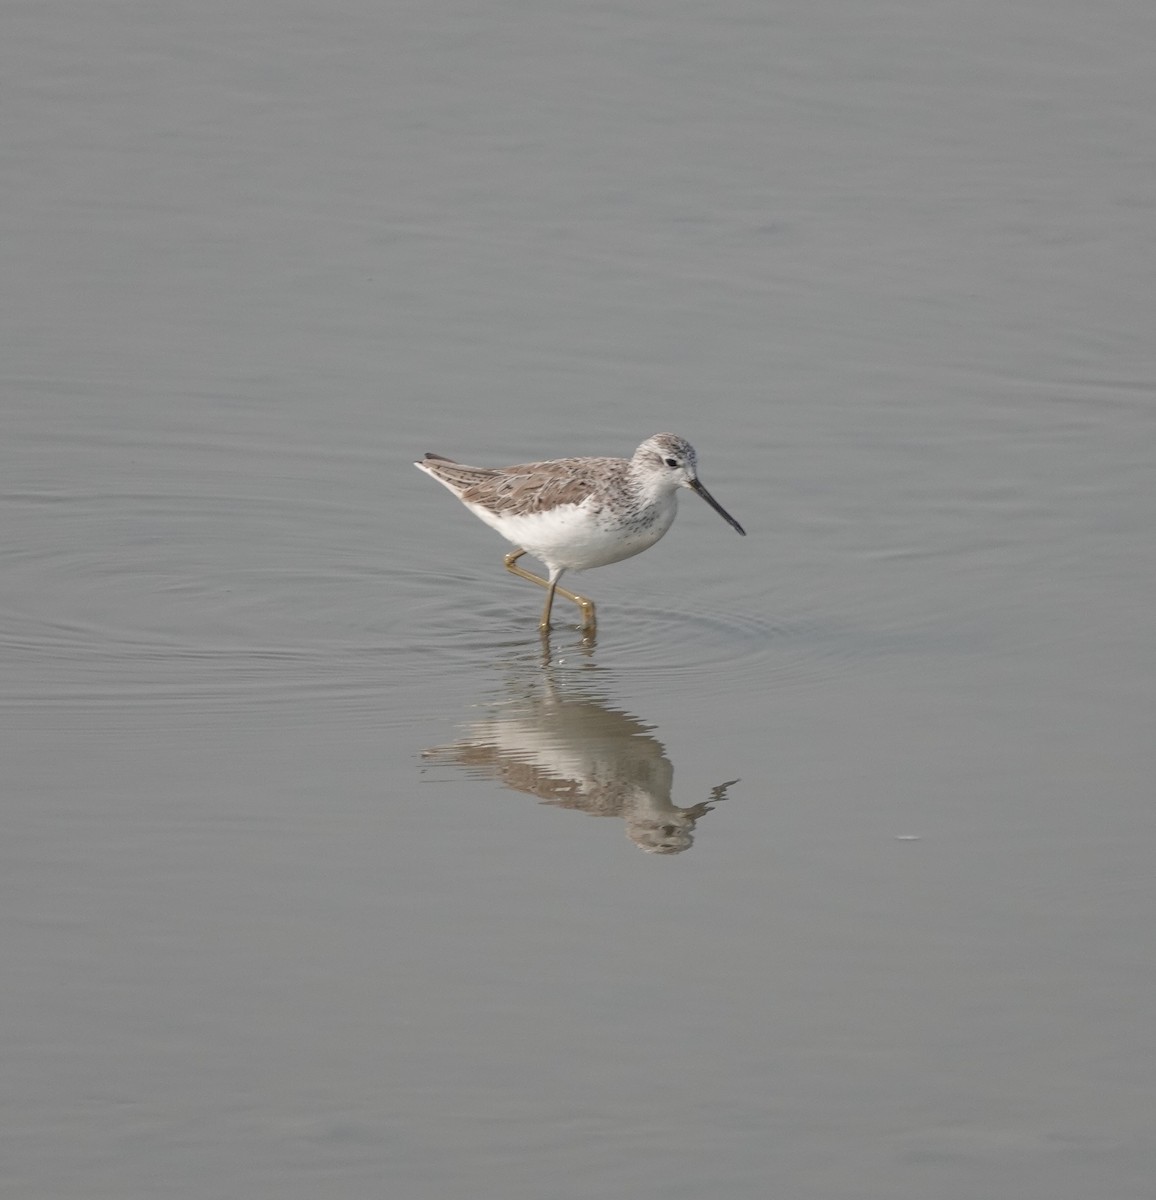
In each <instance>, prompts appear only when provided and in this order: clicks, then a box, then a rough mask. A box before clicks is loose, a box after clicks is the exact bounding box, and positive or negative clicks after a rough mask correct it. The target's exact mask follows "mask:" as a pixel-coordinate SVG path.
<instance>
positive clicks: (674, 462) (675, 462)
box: [666, 458, 678, 467]
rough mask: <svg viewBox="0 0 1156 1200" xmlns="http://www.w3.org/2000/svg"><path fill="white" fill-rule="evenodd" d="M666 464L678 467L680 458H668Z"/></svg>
mask: <svg viewBox="0 0 1156 1200" xmlns="http://www.w3.org/2000/svg"><path fill="white" fill-rule="evenodd" d="M666 465H667V466H668V467H677V466H678V459H677V458H668V459H667V460H666Z"/></svg>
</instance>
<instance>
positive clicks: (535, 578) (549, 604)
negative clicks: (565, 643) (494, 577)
mask: <svg viewBox="0 0 1156 1200" xmlns="http://www.w3.org/2000/svg"><path fill="white" fill-rule="evenodd" d="M525 553H526V552H525V550H511V551H510V553H509V554H507V555H506V558H505V563H506V570H507V571H509V572H510V573H511V574H513V575H517V576H518V578H519V579H528V580H529V581H530V582H531V583H536V584H537V585H538V586H539V587H544V588H545V589H546V607H545V608H544V609H542V619H541V621H539V622H538V629H539V631H540V632H541V633H548V632H549V630H550V610H551V609H552V608H553V607H554V593H555V592H557V593H558V595H560V596H565V597H566V599H567V600H572V601H573V602H574V603H575V604H577V605H578V607H579V608H580V609H581V610H582V632H583V633H593V632H594V625H595V621H594V601H593V600H588V599H587V598H586V597H585V596H579V595H578V594H577V592H569V591H567V590H566V589H565V588H564V587H559V586H558V580H559V579H561V577H562V571H561V570H560V569H559V570H557V571H551V572H550V578H549V579H543V578H542V577H541V575H534V574H532V573H531V572H529V571H527V570H526V568H525V567H520V566H518V559H520V558H521V557H522V555H523V554H525Z"/></svg>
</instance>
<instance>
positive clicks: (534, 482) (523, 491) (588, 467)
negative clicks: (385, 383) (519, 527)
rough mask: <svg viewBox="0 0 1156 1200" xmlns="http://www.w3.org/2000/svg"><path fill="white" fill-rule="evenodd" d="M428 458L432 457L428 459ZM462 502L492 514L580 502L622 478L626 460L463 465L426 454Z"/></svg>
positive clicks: (428, 464)
mask: <svg viewBox="0 0 1156 1200" xmlns="http://www.w3.org/2000/svg"><path fill="white" fill-rule="evenodd" d="M431 458H432V461H431ZM425 465H426V466H427V467H429V468H430V469H431V470H432V471H433V472H434V473H436V475H437V477H438V478H439V479H442V480H444V481H445V482H446V483H448V484H449V485H450V486H451V487H452V488H453V490H454V491H455V492H456V493H457V495H458V497H459V499H461V500H462V501H463V502H464V503H466V504H477V505H480V506H481V507H483V508H488V509H489V510H490V511H491V512H495V513H512V512H523V513H535V512H543V511H545V510H547V509H551V508H557V507H558V506H559V505H561V504H581V503H582V501H583V500H585V499H586V498H587V497H588V496H589V495H590V494H591V493H592V492H595V491H598V490H599V489H600V488H602V489H604V488H605V486H606V483H607V482H608V480H610V481H617V480H619V479H621V478H622V477H623V476H624V474H625V470H626V466H627V462H626V460H625V459H617V458H560V459H556V460H554V461H553V462H539V463H523V464H521V465H520V466H515V467H500V468H488V467H467V466H465V465H463V464H461V463H455V462H452V461H450V460H449V459H443V458H440V457H435V456H430V455H427V456H426V464H425Z"/></svg>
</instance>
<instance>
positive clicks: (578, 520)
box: [467, 496, 677, 571]
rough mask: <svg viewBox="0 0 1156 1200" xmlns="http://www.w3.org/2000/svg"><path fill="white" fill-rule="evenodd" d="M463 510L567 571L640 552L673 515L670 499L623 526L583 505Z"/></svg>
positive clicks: (479, 506)
mask: <svg viewBox="0 0 1156 1200" xmlns="http://www.w3.org/2000/svg"><path fill="white" fill-rule="evenodd" d="M467 507H468V508H469V509H470V511H471V512H473V513H474V515H475V516H477V517H479V518H480V519H481V520H483V521H485V523H486V524H487V525H489V526H490V527H491V528H492V529H496V530H497V531H498V532H499V533H500V534H501V535H502V537H504V538H505V539H506V540H507V541H509V542H513V544H514V545H515V546H520V547H521V548H522V549H523V550H525V551H526V552H527V553H529V554H532V555H533V556H534V557H535V558H537V559H540V560H541V561H542V562H544V563H545V564H546V566H548V567H550V568H551V569H553V568H555V567H561V568H563V569H564V570H567V571H584V570H586V569H587V568H589V567H604V566H606V565H607V564H608V563H615V562H621V561H622V559H624V558H632V557H633V556H634V555H635V554H641V553H642V552H643V550H646V549H648V548H649V547H651V546H653V545H654V543H655V542H657V541H658V539H659V538H660V537H662V535H663V534H664V533H665V532H666V531H667V530H668V529H669V528H670V526H671V523H672V522H673V521H674V516H675V513H676V511H677V503H676V500H675V497H674V496H671V497H670V503H669V504H668V505H661V506H657V505H656V506H655V507H654V508H652V509H650V510H649V511H648V512H647V513H646V514H645V516H646V519H645V520H644V521H643V520H639V521H638V522H636V523H626V524H622V523H618V524H616V523H614V520H613V518H609V517H608V514H607V512H606V510H605V509H603V510H602V512H600V513H599V512H591V511H590V510H589V509H587V508H586V506H585V505H582V504H565V505H562V506H560V507H558V508H552V509H548V510H547V511H545V512H537V513H526V514H524V515H518V514H516V513H514V514H511V513H500V514H499V513H492V512H490V511H489V510H488V509H485V508H482V507H481V505H476V504H470V505H468V506H467Z"/></svg>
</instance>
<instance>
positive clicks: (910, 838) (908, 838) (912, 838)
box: [895, 833, 923, 842]
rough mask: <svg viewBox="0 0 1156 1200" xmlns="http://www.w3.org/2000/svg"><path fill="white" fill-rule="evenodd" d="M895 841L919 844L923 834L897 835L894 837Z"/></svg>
mask: <svg viewBox="0 0 1156 1200" xmlns="http://www.w3.org/2000/svg"><path fill="white" fill-rule="evenodd" d="M895 840H896V841H897V842H921V841H923V834H921V833H897V834H896V835H895Z"/></svg>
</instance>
